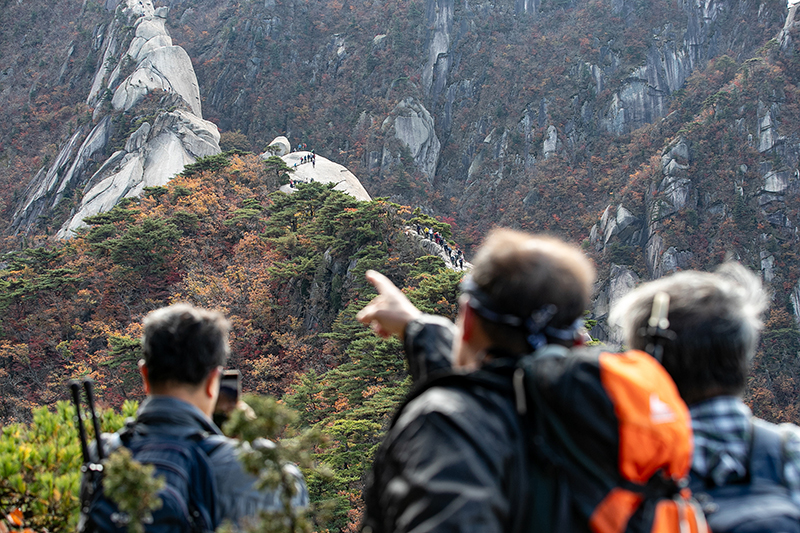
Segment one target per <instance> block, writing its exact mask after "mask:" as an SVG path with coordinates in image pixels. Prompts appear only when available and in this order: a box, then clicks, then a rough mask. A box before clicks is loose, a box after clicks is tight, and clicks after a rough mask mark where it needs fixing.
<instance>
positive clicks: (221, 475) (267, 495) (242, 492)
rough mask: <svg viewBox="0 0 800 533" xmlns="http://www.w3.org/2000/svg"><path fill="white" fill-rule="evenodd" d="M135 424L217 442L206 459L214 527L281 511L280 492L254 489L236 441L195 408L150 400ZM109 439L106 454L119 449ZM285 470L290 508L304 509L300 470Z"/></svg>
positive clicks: (115, 438)
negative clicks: (212, 482) (291, 484)
mask: <svg viewBox="0 0 800 533" xmlns="http://www.w3.org/2000/svg"><path fill="white" fill-rule="evenodd" d="M136 422H137V424H144V425H146V426H147V427H148V430H149V431H151V432H153V433H161V434H166V435H170V436H179V437H183V436H186V437H188V436H190V435H196V434H197V433H206V434H208V437H207V439H208V440H211V441H216V442H214V444H213V445H212V446H210V448H211V449H212V451H211V453H210V454H209V459H210V462H211V465H212V467H213V469H214V477H215V478H216V486H217V501H216V504H217V505H216V516H215V522H216V524H217V525H219V524H221V523H222V522H224V521H226V520H230V521H231V522H233V523H235V524H239V523H241V522H242V519H243V518H247V517H254V516H256V515H257V514H258V513H259V511H278V510H280V509H281V508H282V503H281V498H280V492H279V491H267V490H258V489H256V487H255V484H256V478H255V477H254V476H252V475H251V474H248V473H247V472H245V471H244V470H243V468H242V465H241V463H240V462H239V460H238V455H239V450H238V448H237V441H236V440H234V439H229V438H228V437H225V436H224V435H223V434H222V432H221V431H220V430H219V428H218V427H217V426H216V425H215V424H214V423H213V422H212V421H211V420H209V418H208V417H207V416H206V415H205V414H204V413H203V412H202V411H200V409H198V408H197V407H195V406H194V405H192V404H189V403H187V402H184V401H182V400H178V399H176V398H173V397H170V396H149V397H148V398H147V399H146V400H145V401H144V402H143V403H142V405H141V406H140V407H139V411H138V413H137V414H136ZM108 437H109V438H108V439H107V440H106V442H105V446H104V448H106V449H107V451H109V452H110V451H113V450H115V449H117V448H119V447H120V446H121V445H122V443H121V440H120V438H119V434H118V433H117V434H114V435H109V436H108ZM284 468H285V469H286V471H287V472H289V473H290V474H291V475H292V476H294V477H295V479H296V483H297V488H298V491H297V494H296V495H295V497H294V498H293V500H292V506H293V507H295V508H298V507H304V506H307V505H308V490H307V488H306V485H305V482H304V480H303V475H302V474H301V473H300V470H299V469H298V468H297V467H296V466H295V465H290V464H287V465H286V466H285V467H284Z"/></svg>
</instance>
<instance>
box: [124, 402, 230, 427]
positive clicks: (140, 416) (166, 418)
mask: <svg viewBox="0 0 800 533" xmlns="http://www.w3.org/2000/svg"><path fill="white" fill-rule="evenodd" d="M136 420H137V422H139V423H142V424H145V425H148V426H172V427H176V428H178V427H180V428H186V429H193V430H199V431H204V432H207V433H210V434H215V435H222V432H221V431H220V430H219V428H218V427H217V426H216V424H214V422H212V421H211V420H210V419H209V418H208V417H207V416H206V415H205V413H203V412H202V411H201V410H200V409H199V408H197V407H196V406H194V405H192V404H190V403H188V402H184V401H183V400H179V399H177V398H173V397H172V396H159V395H152V396H148V397H147V398H146V399H145V401H144V402H142V405H141V406H140V407H139V411H138V412H137V414H136Z"/></svg>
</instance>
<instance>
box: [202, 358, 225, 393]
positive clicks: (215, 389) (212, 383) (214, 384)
mask: <svg viewBox="0 0 800 533" xmlns="http://www.w3.org/2000/svg"><path fill="white" fill-rule="evenodd" d="M220 379H222V367H221V366H218V367H216V368H214V369H213V370H212V371H211V372H209V373H208V377H207V378H206V381H205V384H204V389H205V390H204V392H205V394H206V396H208V397H209V398H215V399H216V397H217V396H218V395H219V380H220Z"/></svg>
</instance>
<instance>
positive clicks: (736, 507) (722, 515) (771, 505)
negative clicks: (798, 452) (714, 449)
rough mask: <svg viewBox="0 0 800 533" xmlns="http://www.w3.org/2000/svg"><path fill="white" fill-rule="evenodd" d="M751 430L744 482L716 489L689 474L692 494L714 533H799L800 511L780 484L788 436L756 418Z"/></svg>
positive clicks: (706, 479) (712, 485)
mask: <svg viewBox="0 0 800 533" xmlns="http://www.w3.org/2000/svg"><path fill="white" fill-rule="evenodd" d="M752 428H753V431H752V441H751V444H750V454H749V461H748V463H749V464H748V465H747V475H746V476H745V479H743V480H742V481H741V482H740V483H733V484H730V485H723V486H716V485H715V483H714V482H713V481H712V480H711V479H708V478H701V477H700V476H698V475H697V474H696V473H695V472H692V479H691V488H692V492H693V493H694V495H695V497H696V498H697V501H698V502H700V505H701V506H702V508H703V512H704V513H705V514H706V519H707V520H708V525H709V526H710V528H711V530H712V531H713V532H714V533H800V508H798V506H797V505H796V504H795V503H794V501H793V500H792V498H791V496H790V494H789V489H788V488H786V486H785V485H784V484H783V465H784V462H785V461H784V444H785V440H786V437H787V433H786V432H785V431H781V429H780V427H779V426H776V425H774V424H770V423H768V422H765V421H763V420H759V419H757V418H753V420H752Z"/></svg>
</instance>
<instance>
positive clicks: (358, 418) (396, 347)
mask: <svg viewBox="0 0 800 533" xmlns="http://www.w3.org/2000/svg"><path fill="white" fill-rule="evenodd" d="M423 264H425V261H423ZM460 279H461V273H459V272H453V271H449V270H446V269H444V268H442V269H440V270H439V271H438V272H433V273H432V272H425V273H421V274H419V275H418V276H417V277H416V278H415V279H414V282H415V286H413V287H409V288H408V289H407V295H408V297H409V299H411V301H412V302H414V304H415V305H417V306H418V307H419V308H420V309H422V310H423V311H425V312H430V313H437V314H440V315H444V316H449V317H452V318H454V316H455V312H456V308H457V298H458V293H459V290H458V284H459V282H460ZM372 295H374V292H373V291H372V290H370V289H367V288H364V290H363V291H362V292H361V294H360V298H359V299H358V300H356V301H353V302H351V303H350V304H349V305H348V306H346V307H345V309H344V310H343V311H342V312H341V313H339V316H338V318H337V319H336V321H335V322H334V324H333V327H332V332H331V333H330V334H326V335H325V337H326V338H327V339H328V340H329V341H330V342H331V343H332V346H331V349H332V350H333V351H334V352H337V353H342V354H343V356H344V362H342V363H341V364H339V366H337V367H336V368H334V369H331V370H329V371H328V372H327V373H325V374H323V375H320V374H318V373H317V372H315V371H309V372H307V373H305V374H303V375H300V376H298V378H297V381H296V382H295V385H294V386H293V393H292V394H289V395H287V396H285V397H284V401H285V402H286V404H287V405H289V406H290V407H293V408H294V409H296V410H297V411H298V412H299V413H300V415H299V417H300V418H299V425H311V426H312V427H315V428H319V429H321V430H323V431H325V433H327V434H328V435H329V436H330V437H331V444H330V446H329V447H328V448H327V449H325V450H321V451H320V452H319V453H318V455H317V459H318V460H319V461H321V462H322V463H323V464H325V465H327V466H328V467H329V468H330V469H331V470H332V471H333V474H334V476H333V479H332V481H331V483H330V486H329V487H320V486H317V485H316V484H315V483H313V479H312V482H310V483H309V487H310V490H311V494H312V500H325V501H330V500H333V501H334V502H336V505H335V507H334V509H333V514H332V516H331V517H330V519H329V521H327V522H326V523H325V524H324V525H325V527H326V528H328V529H330V530H341V529H344V528H346V527H353V526H354V524H353V523H352V518H351V513H352V512H353V508H354V507H355V508H358V506H359V505H361V503H360V502H361V500H360V491H361V489H362V488H363V482H364V478H365V476H366V473H367V471H368V470H369V468H370V465H371V461H372V457H373V455H374V454H375V451H376V449H377V447H378V446H379V444H380V442H381V439H382V436H383V429H384V428H385V427H386V425H387V423H388V420H389V417H390V416H391V414H392V413H393V412H394V411H395V409H396V408H397V405H398V404H399V403H400V401H402V399H403V397H405V395H406V394H407V392H408V390H409V388H410V378H409V376H408V373H407V369H406V363H405V357H404V355H403V348H402V345H401V343H400V342H399V341H398V340H397V339H387V340H384V339H380V338H378V337H376V336H375V335H373V333H372V332H371V331H370V330H369V329H368V328H365V327H364V326H363V325H362V324H360V323H358V322H357V321H356V320H355V314H356V313H357V312H358V310H359V309H361V308H363V306H364V305H365V304H366V303H367V301H368V300H369V299H370V298H371V297H372ZM361 298H363V299H361ZM348 524H350V525H349V526H348Z"/></svg>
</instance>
